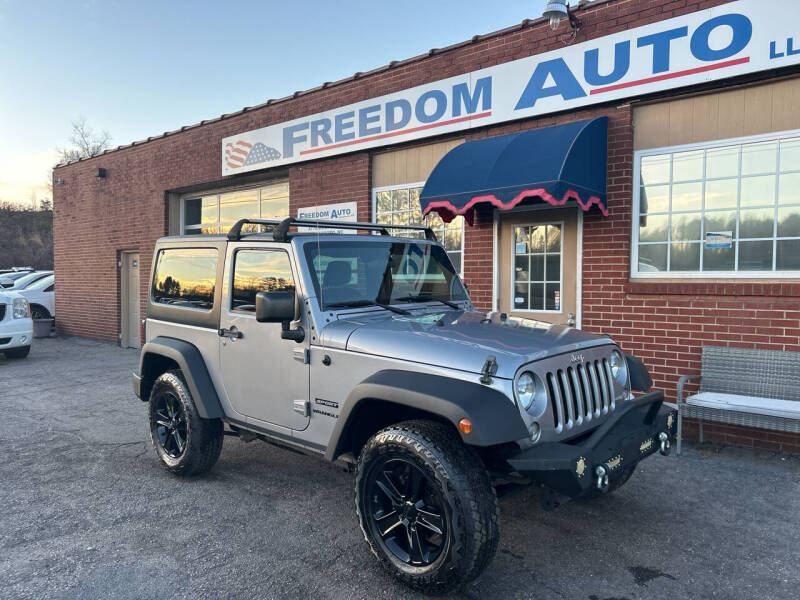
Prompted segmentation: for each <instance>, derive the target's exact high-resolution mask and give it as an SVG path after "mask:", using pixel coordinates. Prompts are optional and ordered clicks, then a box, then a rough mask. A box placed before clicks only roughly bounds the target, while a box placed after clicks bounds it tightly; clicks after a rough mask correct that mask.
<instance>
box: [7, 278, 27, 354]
mask: <svg viewBox="0 0 800 600" xmlns="http://www.w3.org/2000/svg"><path fill="white" fill-rule="evenodd" d="M31 341H33V319H31V308H30V305H29V304H28V301H27V300H26V299H25V298H24V297H22V296H20V295H19V294H18V293H16V292H9V291H5V290H0V352H2V353H3V354H5V355H6V358H25V357H26V356H28V353H29V352H30V351H31Z"/></svg>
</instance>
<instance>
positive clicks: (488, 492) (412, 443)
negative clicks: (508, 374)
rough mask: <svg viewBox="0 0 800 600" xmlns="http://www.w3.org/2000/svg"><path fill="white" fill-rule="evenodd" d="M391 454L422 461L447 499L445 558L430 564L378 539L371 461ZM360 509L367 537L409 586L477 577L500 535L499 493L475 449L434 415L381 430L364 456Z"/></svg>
mask: <svg viewBox="0 0 800 600" xmlns="http://www.w3.org/2000/svg"><path fill="white" fill-rule="evenodd" d="M387 457H393V458H401V459H403V460H406V461H407V462H412V463H413V464H414V465H415V466H417V467H419V468H420V469H421V470H423V472H424V473H425V475H426V476H427V477H428V478H429V480H430V481H431V482H432V483H433V485H434V486H435V487H436V489H437V490H438V491H439V493H441V495H442V498H443V499H444V501H445V507H444V508H445V512H446V513H447V515H448V519H449V524H448V536H447V537H448V538H449V539H448V541H447V546H445V549H443V550H442V554H441V555H440V559H437V560H436V561H434V562H433V563H432V564H430V565H427V566H421V567H417V566H413V565H409V564H405V563H402V562H400V561H398V560H397V559H396V558H395V557H394V556H392V555H391V554H390V553H388V552H387V550H385V548H384V546H382V545H381V543H380V542H379V541H378V540H377V539H374V537H373V534H371V529H370V527H369V526H368V524H367V522H366V519H370V518H372V516H371V514H370V509H369V505H368V499H367V498H365V493H366V490H365V482H366V480H367V478H368V475H369V473H370V468H371V466H374V465H380V464H381V463H382V460H384V459H386V458H387ZM355 493H356V494H355V495H356V511H357V515H358V520H359V525H360V526H361V531H362V532H363V534H364V538H365V539H366V541H367V543H368V544H369V545H370V548H371V550H372V553H373V554H375V556H376V557H377V558H378V561H379V562H380V563H381V565H382V566H383V567H384V568H385V569H386V570H387V571H388V572H389V573H391V574H392V575H393V576H394V577H396V578H397V579H399V580H400V581H401V582H403V583H404V584H406V585H408V586H409V587H411V588H413V589H416V590H419V591H421V592H423V593H426V594H433V595H440V594H445V593H447V592H449V591H451V590H453V589H456V588H458V587H461V586H462V585H464V584H466V583H468V582H470V581H472V580H473V579H475V578H476V577H478V575H480V574H481V572H482V571H483V570H484V569H485V568H486V566H487V565H488V564H489V562H491V560H492V558H493V557H494V554H495V552H496V551H497V545H498V542H499V539H500V529H499V523H498V505H497V495H496V494H495V490H494V488H493V487H492V484H491V480H490V477H489V473H488V472H487V470H486V468H485V467H484V465H483V463H482V462H481V460H480V458H479V457H478V456H477V455H476V454H475V452H474V451H473V450H472V449H470V448H469V447H468V446H466V445H465V444H464V443H463V442H462V441H461V439H460V438H459V436H458V435H457V433H456V432H455V431H454V430H453V429H452V428H450V427H448V426H446V425H443V424H441V423H436V422H433V421H405V422H402V423H398V424H396V425H392V426H390V427H387V428H385V429H383V430H381V431H379V432H378V433H376V434H375V435H374V436H372V438H370V440H369V441H368V442H367V443H366V445H365V446H364V448H363V450H362V451H361V454H360V455H359V459H358V466H357V469H356V481H355Z"/></svg>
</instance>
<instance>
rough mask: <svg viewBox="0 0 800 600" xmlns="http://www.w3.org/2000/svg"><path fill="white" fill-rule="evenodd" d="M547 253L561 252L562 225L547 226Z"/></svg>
mask: <svg viewBox="0 0 800 600" xmlns="http://www.w3.org/2000/svg"><path fill="white" fill-rule="evenodd" d="M547 251H548V252H560V251H561V225H548V226H547Z"/></svg>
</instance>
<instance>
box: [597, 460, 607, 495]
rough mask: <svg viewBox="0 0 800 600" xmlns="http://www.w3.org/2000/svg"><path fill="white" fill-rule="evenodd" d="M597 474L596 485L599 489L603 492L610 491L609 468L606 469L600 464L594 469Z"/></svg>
mask: <svg viewBox="0 0 800 600" xmlns="http://www.w3.org/2000/svg"><path fill="white" fill-rule="evenodd" d="M594 475H595V485H596V486H597V489H598V490H600V491H601V492H607V491H608V469H606V468H605V467H604V466H603V465H598V467H597V468H596V469H595V470H594Z"/></svg>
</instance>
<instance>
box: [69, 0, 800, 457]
mask: <svg viewBox="0 0 800 600" xmlns="http://www.w3.org/2000/svg"><path fill="white" fill-rule="evenodd" d="M781 13H784V14H785V16H784V18H776V15H780V14H781ZM574 16H575V18H576V20H575V21H573V22H572V23H569V22H563V23H561V25H560V26H559V27H558V29H557V30H555V31H553V30H551V28H550V27H549V26H548V23H547V22H546V21H545V20H544V19H536V20H526V21H524V22H522V23H521V24H519V25H515V26H512V27H509V28H507V29H504V30H501V31H498V32H494V33H490V34H487V35H481V36H475V37H474V38H473V39H471V40H469V41H466V42H463V43H460V44H456V45H453V46H450V47H447V48H442V49H433V50H431V51H429V52H428V53H426V54H424V55H421V56H417V57H414V58H410V59H407V60H402V61H396V62H392V63H390V64H389V65H386V66H384V67H381V68H378V69H375V70H373V71H370V72H367V73H357V74H355V75H353V76H352V77H349V78H347V79H344V80H341V81H337V82H333V83H324V84H322V85H320V86H319V87H317V88H314V89H311V90H306V91H302V92H296V93H294V94H292V95H291V96H289V97H286V98H281V99H278V100H269V101H267V102H266V103H264V104H262V105H260V106H256V107H248V108H244V109H242V110H239V111H236V112H232V113H230V114H225V115H222V116H221V117H219V118H216V119H211V120H208V121H203V122H201V123H198V124H196V125H191V126H186V127H181V128H180V129H178V130H175V131H171V132H166V133H164V134H162V135H157V136H154V137H151V138H148V139H147V140H143V141H140V142H135V143H133V144H130V145H127V146H121V147H119V148H116V149H114V150H109V151H107V152H105V153H103V154H102V155H100V156H98V157H95V158H92V159H87V160H81V161H78V162H75V163H71V164H68V165H64V166H60V167H58V168H56V170H55V172H54V184H55V185H54V188H53V189H54V206H55V219H54V222H55V270H56V273H57V276H58V280H59V293H58V295H57V300H56V303H57V311H56V312H57V315H58V317H57V327H58V329H59V330H60V332H61V333H64V334H68V335H77V336H84V337H90V338H95V339H101V340H108V341H119V342H120V343H121V344H123V345H125V346H137V345H138V344H139V328H138V327H137V325H136V324H137V322H138V319H139V316H140V314H141V311H143V308H144V303H145V298H146V297H147V294H148V289H147V286H148V274H149V265H150V260H151V255H152V250H153V247H154V244H155V241H156V239H157V238H159V237H160V236H163V235H165V234H167V233H170V234H178V233H183V234H202V233H205V232H214V231H219V230H221V231H225V228H226V227H229V226H230V225H231V224H232V222H233V221H235V220H236V219H237V218H240V217H247V216H251V217H258V216H261V217H276V216H287V215H292V216H298V215H299V214H305V213H308V212H310V213H311V214H317V215H319V214H321V215H323V217H324V216H325V215H330V210H331V209H332V208H333V209H334V210H338V211H339V212H342V213H343V214H345V215H351V218H350V219H348V220H353V218H357V219H358V220H360V221H377V222H381V223H386V224H393V223H394V224H400V223H409V222H411V223H415V222H421V221H422V220H425V221H426V222H427V223H428V224H429V225H431V226H433V227H434V229H436V231H437V233H438V234H439V237H440V238H441V239H442V240H443V242H444V243H445V246H446V248H447V250H448V252H449V254H450V256H451V258H452V259H453V262H454V264H455V265H456V267H457V268H458V269H460V270H461V272H462V274H463V277H464V279H465V281H466V283H467V284H468V286H469V288H470V291H471V296H472V299H473V302H474V304H475V305H476V306H477V307H478V308H480V309H482V310H486V311H489V310H498V311H502V312H506V313H510V314H513V315H517V316H524V317H530V318H536V319H541V320H545V321H551V322H564V323H567V322H568V323H574V324H575V325H576V326H578V327H582V328H584V329H588V330H592V331H596V332H603V333H608V334H610V335H612V336H613V338H614V339H615V340H616V341H617V342H619V343H620V345H621V346H622V347H623V348H624V349H625V350H626V351H628V352H632V353H634V354H636V355H638V356H640V357H641V358H642V359H643V360H644V361H645V363H646V364H647V366H648V367H649V369H650V371H651V373H652V375H653V378H654V380H655V385H656V386H658V387H659V388H662V389H664V390H665V391H666V393H667V394H668V395H669V396H674V394H675V389H676V383H677V380H678V377H679V375H680V374H684V373H688V372H695V371H698V370H699V366H700V350H701V347H702V346H703V345H704V344H711V345H736V346H746V347H758V348H774V349H781V350H796V351H800V339H799V337H798V336H800V191H798V190H800V111H798V110H797V106H798V105H800V37H795V38H792V35H791V33H792V32H791V24H792V23H793V22H797V19H798V17H800V12H799V9H798V7H797V5H796V4H795V3H794V2H791V0H778V1H776V2H772V3H758V2H755V1H754V0H752V1H751V0H739V1H735V2H728V1H725V0H673V1H662V0H605V1H604V0H599V1H597V2H595V3H592V4H587V5H584V6H580V7H578V8H576V9H574ZM783 23H786V25H783ZM784 28H789V29H787V31H786V32H783V29H784ZM594 119H601V120H602V122H603V126H604V127H606V128H607V134H605V137H604V138H603V148H602V151H597V152H595V153H593V154H591V156H587V157H586V158H585V160H586V163H587V168H590V167H592V166H593V165H595V164H596V163H598V161H600V163H598V164H601V165H602V168H603V173H604V175H605V182H604V189H603V190H601V191H600V192H598V194H597V195H596V196H594V199H595V200H594V201H593V202H589V198H587V197H586V196H585V195H581V194H578V193H575V194H572V195H570V194H563V195H557V196H553V195H550V196H549V200H548V199H547V198H545V196H547V194H544V193H543V194H539V195H537V194H534V193H530V194H528V195H527V196H526V195H525V194H518V195H517V196H516V197H515V199H514V201H513V202H512V201H506V200H503V197H502V194H501V191H502V190H499V191H498V190H478V189H475V190H471V191H470V190H458V191H459V192H463V193H467V194H468V195H469V194H470V193H471V194H472V195H471V197H472V202H471V204H470V206H469V208H468V209H466V210H463V216H462V214H460V213H459V211H460V209H463V208H466V205H465V204H464V203H463V202H462V203H460V204H459V203H458V202H456V201H454V202H452V203H451V204H450V206H451V207H452V208H453V209H454V210H450V211H449V212H448V210H441V211H437V210H433V211H431V212H430V213H428V214H427V215H426V216H423V215H422V210H423V208H425V207H427V206H428V204H429V199H428V198H427V196H429V195H430V194H428V193H427V190H428V187H427V186H426V184H430V185H431V187H433V183H434V182H433V180H434V179H436V177H437V173H436V170H437V169H438V168H439V167H437V165H441V164H443V163H444V162H445V161H446V160H451V161H452V160H455V159H454V158H453V157H454V156H455V155H456V154H457V153H456V152H455V151H454V152H453V153H451V152H450V151H451V150H455V149H457V148H460V147H461V148H464V147H468V148H470V149H475V150H476V152H477V154H474V153H473V156H480V152H479V150H480V145H479V144H478V145H476V144H475V142H476V141H477V140H484V139H488V138H496V137H498V136H504V135H507V134H513V133H522V132H529V131H531V130H541V131H543V132H545V131H546V130H547V128H551V127H554V126H558V125H563V124H567V123H577V122H583V121H586V122H592V121H591V120H594ZM509 139H510V138H509ZM273 140H274V141H273ZM469 144H472V145H469ZM577 150H580V148H577ZM577 150H576V149H575V148H570V150H569V151H570V152H573V151H577ZM539 152H541V153H542V154H543V155H544V154H546V153H547V152H548V148H540V149H539ZM446 157H450V158H446ZM443 159H444V160H443ZM450 166H451V167H452V166H453V165H452V164H451V165H450ZM501 166H502V165H501ZM455 168H456V170H457V169H458V165H457V164H456V165H455ZM462 168H463V170H464V173H467V172H468V171H469V170H470V169H469V166H468V165H463V166H462ZM432 173H433V175H432ZM465 179H466V177H465ZM437 183H442V182H441V181H439V182H437ZM451 183H452V182H451ZM542 185H544V184H542ZM536 189H542V188H538V187H537V188H536ZM547 189H549V188H547ZM563 189H564V188H562V191H563ZM528 191H530V190H528ZM533 191H535V190H533ZM421 196H422V202H421V201H420V197H421ZM462 196H463V194H462ZM489 196H492V197H494V198H495V200H496V201H491V200H490V199H489ZM520 196H522V199H521V200H520ZM476 199H477V200H476ZM481 199H484V200H481ZM332 205H336V206H332ZM437 212H441V213H442V214H443V215H444V216H445V217H446V218H447V219H449V218H450V217H454V218H453V220H452V221H450V222H449V223H446V222H445V221H444V220H442V218H441V217H440V216H439V215H438V214H437ZM353 213H355V214H353ZM465 217H466V218H465ZM466 221H470V222H471V224H469V223H467V222H466ZM140 257H141V268H140V267H139V260H140ZM689 430H690V433H691V424H690V425H689ZM706 435H707V436H708V437H711V438H714V439H717V440H720V441H732V442H735V443H737V444H744V445H748V446H755V447H764V448H771V449H776V450H784V451H793V452H800V439H798V437H797V436H792V435H790V434H781V433H772V432H763V431H754V430H748V429H743V428H738V427H735V426H723V425H716V426H715V425H709V426H708V427H707V429H706Z"/></svg>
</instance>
